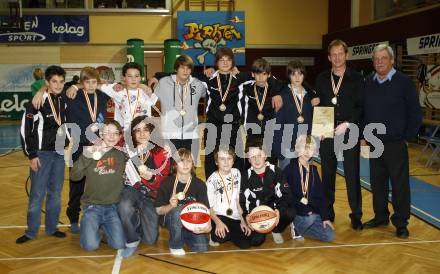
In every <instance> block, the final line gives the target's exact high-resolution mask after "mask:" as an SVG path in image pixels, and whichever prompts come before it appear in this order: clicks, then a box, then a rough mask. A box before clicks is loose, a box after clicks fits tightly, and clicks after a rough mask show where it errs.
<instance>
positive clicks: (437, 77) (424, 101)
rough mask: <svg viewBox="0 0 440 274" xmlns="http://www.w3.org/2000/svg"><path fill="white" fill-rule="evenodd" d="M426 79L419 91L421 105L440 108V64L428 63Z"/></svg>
mask: <svg viewBox="0 0 440 274" xmlns="http://www.w3.org/2000/svg"><path fill="white" fill-rule="evenodd" d="M426 79H427V83H426V85H422V86H421V89H420V92H419V101H420V105H421V106H422V107H427V108H430V109H440V65H428V67H427V75H426Z"/></svg>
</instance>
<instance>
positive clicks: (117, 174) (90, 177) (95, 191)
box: [70, 120, 125, 251]
mask: <svg viewBox="0 0 440 274" xmlns="http://www.w3.org/2000/svg"><path fill="white" fill-rule="evenodd" d="M121 133H122V128H121V126H120V125H119V123H118V122H116V121H113V120H106V121H105V122H104V126H103V129H102V131H101V134H100V135H101V137H102V139H103V142H102V144H101V145H93V146H90V147H87V148H85V149H84V152H83V154H81V156H80V157H79V159H78V160H77V161H76V162H75V163H74V164H73V167H72V170H71V173H70V177H71V179H72V180H80V179H81V178H83V177H84V176H85V177H86V182H85V187H84V194H83V195H82V197H81V204H82V207H83V211H84V213H83V216H82V218H81V226H80V244H81V248H83V249H85V250H88V251H92V250H95V249H97V248H98V247H99V243H100V241H101V235H100V233H99V230H100V228H103V231H104V233H105V235H106V238H107V241H108V244H109V245H110V246H111V247H112V248H114V249H122V248H124V247H125V236H124V230H123V228H122V224H121V220H120V219H119V215H118V206H117V204H118V202H119V198H120V196H121V191H122V188H123V185H124V183H123V182H124V179H123V175H124V170H125V156H124V153H123V152H121V151H119V150H117V149H116V148H115V145H116V144H117V143H118V141H119V139H120V137H121Z"/></svg>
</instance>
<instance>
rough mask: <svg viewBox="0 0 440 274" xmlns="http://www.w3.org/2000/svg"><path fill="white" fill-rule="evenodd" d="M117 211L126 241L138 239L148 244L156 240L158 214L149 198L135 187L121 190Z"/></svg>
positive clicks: (130, 241) (131, 241)
mask: <svg viewBox="0 0 440 274" xmlns="http://www.w3.org/2000/svg"><path fill="white" fill-rule="evenodd" d="M118 211H119V216H121V222H122V227H123V228H124V232H125V236H126V237H127V243H133V242H137V241H139V240H140V239H142V242H143V243H145V244H149V245H151V244H154V243H155V242H156V240H157V236H158V234H159V216H158V215H157V213H156V208H155V207H154V205H153V201H152V200H151V199H150V198H148V197H146V196H145V195H144V194H142V193H141V192H140V191H138V190H137V189H135V188H133V187H131V186H126V187H124V189H123V190H122V195H121V200H120V201H119V204H118ZM138 231H139V232H140V233H138Z"/></svg>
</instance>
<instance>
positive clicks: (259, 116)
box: [254, 83, 268, 121]
mask: <svg viewBox="0 0 440 274" xmlns="http://www.w3.org/2000/svg"><path fill="white" fill-rule="evenodd" d="M267 88H268V85H267V83H266V85H265V86H264V92H263V98H262V99H261V102H260V99H259V98H258V93H257V84H256V83H255V84H254V95H255V102H256V103H257V108H258V110H259V112H260V113H259V114H258V116H257V118H258V120H260V121H263V120H264V115H263V114H262V112H263V108H264V102H266V95H267Z"/></svg>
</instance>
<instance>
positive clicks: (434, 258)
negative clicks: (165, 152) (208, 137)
mask: <svg viewBox="0 0 440 274" xmlns="http://www.w3.org/2000/svg"><path fill="white" fill-rule="evenodd" d="M419 151H420V147H416V148H414V147H412V148H411V149H410V155H411V159H415V157H416V156H417V155H418V153H419ZM27 164H28V162H27V160H26V159H25V157H24V156H23V154H22V152H21V151H17V152H14V153H12V154H9V155H6V156H3V157H0V201H1V206H0V273H32V274H36V273H66V274H67V273H84V274H85V273H94V274H97V273H112V271H113V273H118V272H117V271H118V270H119V273H240V274H244V273H417V274H419V273H440V256H439V250H440V230H438V229H436V228H434V227H433V226H431V225H429V224H427V223H425V222H423V221H421V220H419V219H417V218H415V217H411V219H410V224H409V227H408V228H409V231H410V237H409V239H407V240H401V239H398V238H396V237H395V235H394V232H395V230H394V227H393V226H391V225H390V226H388V227H385V228H378V229H370V230H363V231H361V232H357V231H354V230H352V229H351V228H350V222H349V218H348V213H349V209H348V204H347V198H346V192H345V191H346V190H345V183H344V181H343V178H342V177H340V176H338V178H337V191H336V204H335V209H336V222H335V226H336V240H335V241H334V242H333V243H322V242H318V241H314V240H310V239H306V240H305V241H304V242H299V241H293V240H291V239H289V231H288V229H286V231H285V233H284V239H285V243H284V244H281V245H276V244H274V242H273V240H272V237H271V236H270V235H268V237H267V240H266V242H265V243H264V244H263V245H262V246H261V247H259V248H253V249H250V250H237V249H236V248H235V247H234V246H233V245H232V244H230V243H227V244H224V245H221V246H220V247H217V248H210V251H209V252H207V253H204V254H187V255H186V256H184V257H179V258H176V257H173V256H170V255H169V254H168V245H167V239H168V234H167V231H166V230H164V229H161V232H160V238H159V241H158V243H157V244H156V245H154V246H146V245H141V246H140V248H139V249H138V254H143V255H135V256H133V257H132V258H129V259H124V260H122V261H121V260H120V259H118V258H116V257H115V254H116V252H115V251H114V250H111V249H109V248H108V247H107V245H106V244H102V245H101V247H100V249H99V250H98V251H95V252H86V251H83V250H81V248H80V246H79V235H72V234H70V233H67V237H66V238H65V239H56V238H53V237H48V236H45V235H44V230H43V229H42V230H41V231H40V235H39V238H38V239H36V240H33V241H30V242H28V243H25V244H23V245H16V244H15V239H16V238H17V237H19V236H21V235H22V234H23V232H24V229H25V225H26V209H27V195H26V191H25V182H26V178H27V176H28V165H27ZM438 170H439V166H438V165H434V166H433V168H429V169H426V168H424V167H423V164H422V163H421V162H415V161H414V160H411V164H410V173H411V174H421V175H423V176H422V177H419V178H420V179H422V180H425V181H428V182H430V183H432V184H435V185H437V186H439V185H440V177H439V176H438V173H439V172H438ZM198 172H202V171H201V169H200V168H199V170H198ZM427 174H431V175H430V176H426V175H427ZM66 178H67V177H66ZM65 183H66V184H65V186H64V189H63V198H62V202H63V207H62V213H61V218H60V222H62V225H61V227H60V229H61V230H62V231H67V230H68V227H66V224H67V223H68V219H67V217H66V214H65V208H66V203H67V200H68V199H67V197H68V181H67V180H66V181H65ZM362 195H363V207H364V217H363V221H367V220H369V219H370V218H372V217H373V212H372V205H371V193H370V192H368V191H366V190H363V191H362ZM390 210H392V209H391V207H390ZM42 217H43V218H44V214H42ZM42 222H43V223H44V219H42Z"/></svg>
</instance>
